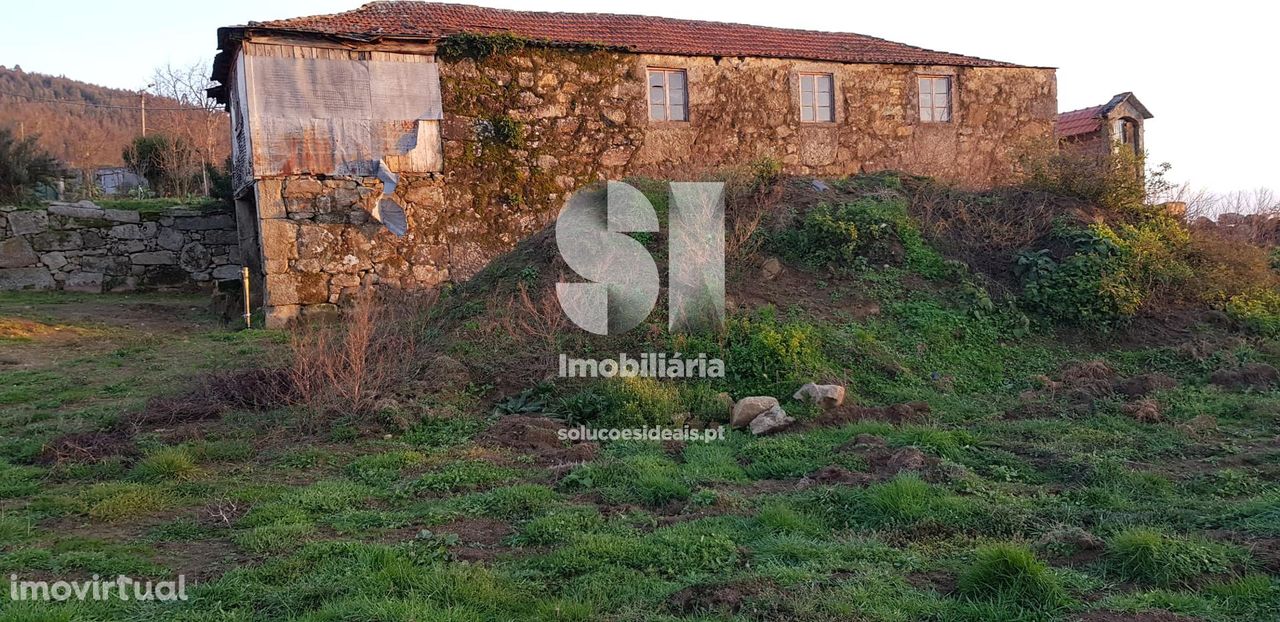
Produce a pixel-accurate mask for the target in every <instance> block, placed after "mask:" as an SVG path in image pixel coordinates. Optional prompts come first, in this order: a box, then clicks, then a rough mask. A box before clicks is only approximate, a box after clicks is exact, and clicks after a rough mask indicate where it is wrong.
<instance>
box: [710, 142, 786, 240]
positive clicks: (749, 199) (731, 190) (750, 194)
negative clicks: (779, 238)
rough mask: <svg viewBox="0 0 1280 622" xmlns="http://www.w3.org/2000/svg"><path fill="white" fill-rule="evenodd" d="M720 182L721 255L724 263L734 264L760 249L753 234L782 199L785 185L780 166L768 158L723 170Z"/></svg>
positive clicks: (756, 237) (758, 238)
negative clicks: (721, 213)
mask: <svg viewBox="0 0 1280 622" xmlns="http://www.w3.org/2000/svg"><path fill="white" fill-rule="evenodd" d="M723 179H724V204H725V214H724V218H725V240H724V255H725V259H726V261H729V262H736V261H740V260H743V259H746V258H748V257H750V256H751V255H752V254H754V253H755V252H756V251H757V250H758V249H759V247H760V243H761V238H760V236H757V235H756V231H757V230H758V229H759V228H760V223H761V222H762V221H763V220H764V218H765V216H767V215H768V214H769V213H770V212H772V211H773V209H774V207H775V206H777V205H778V203H779V202H780V201H781V200H782V197H783V195H784V194H785V192H786V184H785V183H782V181H783V178H782V176H781V164H780V163H778V162H777V161H776V160H773V159H771V158H761V159H758V160H756V161H755V162H754V163H752V164H751V165H750V166H747V167H738V168H734V169H730V170H728V171H725V172H724V174H723Z"/></svg>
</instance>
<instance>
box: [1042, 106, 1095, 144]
mask: <svg viewBox="0 0 1280 622" xmlns="http://www.w3.org/2000/svg"><path fill="white" fill-rule="evenodd" d="M1106 109H1107V107H1106V106H1092V107H1089V108H1081V109H1080V110H1072V111H1070V112H1062V113H1058V119H1057V122H1056V123H1054V126H1053V132H1054V134H1056V135H1057V136H1058V138H1070V137H1072V136H1079V135H1081V134H1089V133H1092V132H1096V131H1098V128H1100V127H1102V116H1103V115H1104V114H1105V113H1106Z"/></svg>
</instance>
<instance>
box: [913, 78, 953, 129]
mask: <svg viewBox="0 0 1280 622" xmlns="http://www.w3.org/2000/svg"><path fill="white" fill-rule="evenodd" d="M939 78H941V79H944V80H946V81H947V103H946V106H945V107H940V106H938V104H937V95H938V93H937V92H936V91H934V90H933V81H934V80H937V79H939ZM925 80H928V82H929V118H928V119H925V117H924V104H923V102H922V101H921V98H922V95H923V94H924V91H923V90H922V89H921V82H923V81H925ZM955 100H956V77H955V76H954V75H950V74H945V73H921V74H916V116H917V118H918V119H919V120H920V122H921V123H943V124H945V123H951V122H952V121H954V120H955V118H956V110H955ZM939 110H945V111H946V113H947V118H946V120H943V121H939V120H938V118H937V115H936V114H935V113H936V112H937V111H939Z"/></svg>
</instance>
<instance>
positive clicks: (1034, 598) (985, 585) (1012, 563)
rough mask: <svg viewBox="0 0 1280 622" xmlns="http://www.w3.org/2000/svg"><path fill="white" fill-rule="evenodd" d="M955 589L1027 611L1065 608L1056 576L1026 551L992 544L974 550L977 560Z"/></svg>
mask: <svg viewBox="0 0 1280 622" xmlns="http://www.w3.org/2000/svg"><path fill="white" fill-rule="evenodd" d="M956 587H957V589H958V591H959V592H960V593H961V594H964V595H966V596H969V597H971V598H979V599H985V600H999V601H1004V602H1008V603H1015V604H1017V605H1019V606H1022V607H1026V608H1030V609H1056V608H1059V607H1063V606H1065V605H1066V604H1068V602H1069V599H1068V597H1067V592H1066V590H1065V589H1064V588H1063V587H1062V583H1061V582H1060V581H1059V580H1058V578H1057V577H1056V576H1054V574H1053V573H1052V572H1051V571H1050V570H1049V568H1048V567H1047V566H1045V564H1044V562H1041V561H1040V560H1038V559H1036V556H1035V554H1033V553H1032V552H1031V551H1029V550H1027V549H1026V547H1023V546H1018V545H1013V544H996V545H991V546H986V547H983V548H980V549H978V553H977V558H976V559H975V560H974V562H973V564H972V565H970V566H969V568H968V570H966V571H965V572H964V573H963V574H961V575H960V579H959V582H958V583H957V586H956Z"/></svg>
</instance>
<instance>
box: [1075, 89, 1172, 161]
mask: <svg viewBox="0 0 1280 622" xmlns="http://www.w3.org/2000/svg"><path fill="white" fill-rule="evenodd" d="M1152 116H1153V115H1152V114H1151V113H1150V112H1149V111H1148V110H1147V107H1146V106H1143V105H1142V102H1140V101H1138V98H1137V97H1134V96H1133V93H1121V94H1119V95H1116V96H1115V97H1112V98H1111V101H1109V102H1107V103H1105V104H1102V105H1101V106H1091V107H1089V108H1081V109H1080V110H1072V111H1070V112H1064V113H1062V114H1059V115H1058V119H1057V123H1055V124H1054V135H1055V136H1057V138H1058V140H1059V141H1060V142H1061V143H1062V145H1063V146H1064V147H1065V148H1069V149H1074V150H1078V151H1082V152H1090V153H1098V154H1105V153H1111V152H1112V151H1113V150H1117V149H1126V150H1129V151H1131V152H1132V153H1133V154H1134V155H1142V154H1143V153H1144V152H1145V150H1146V143H1145V142H1144V138H1145V135H1144V134H1143V128H1142V123H1143V121H1146V120H1147V119H1150V118H1152Z"/></svg>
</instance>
